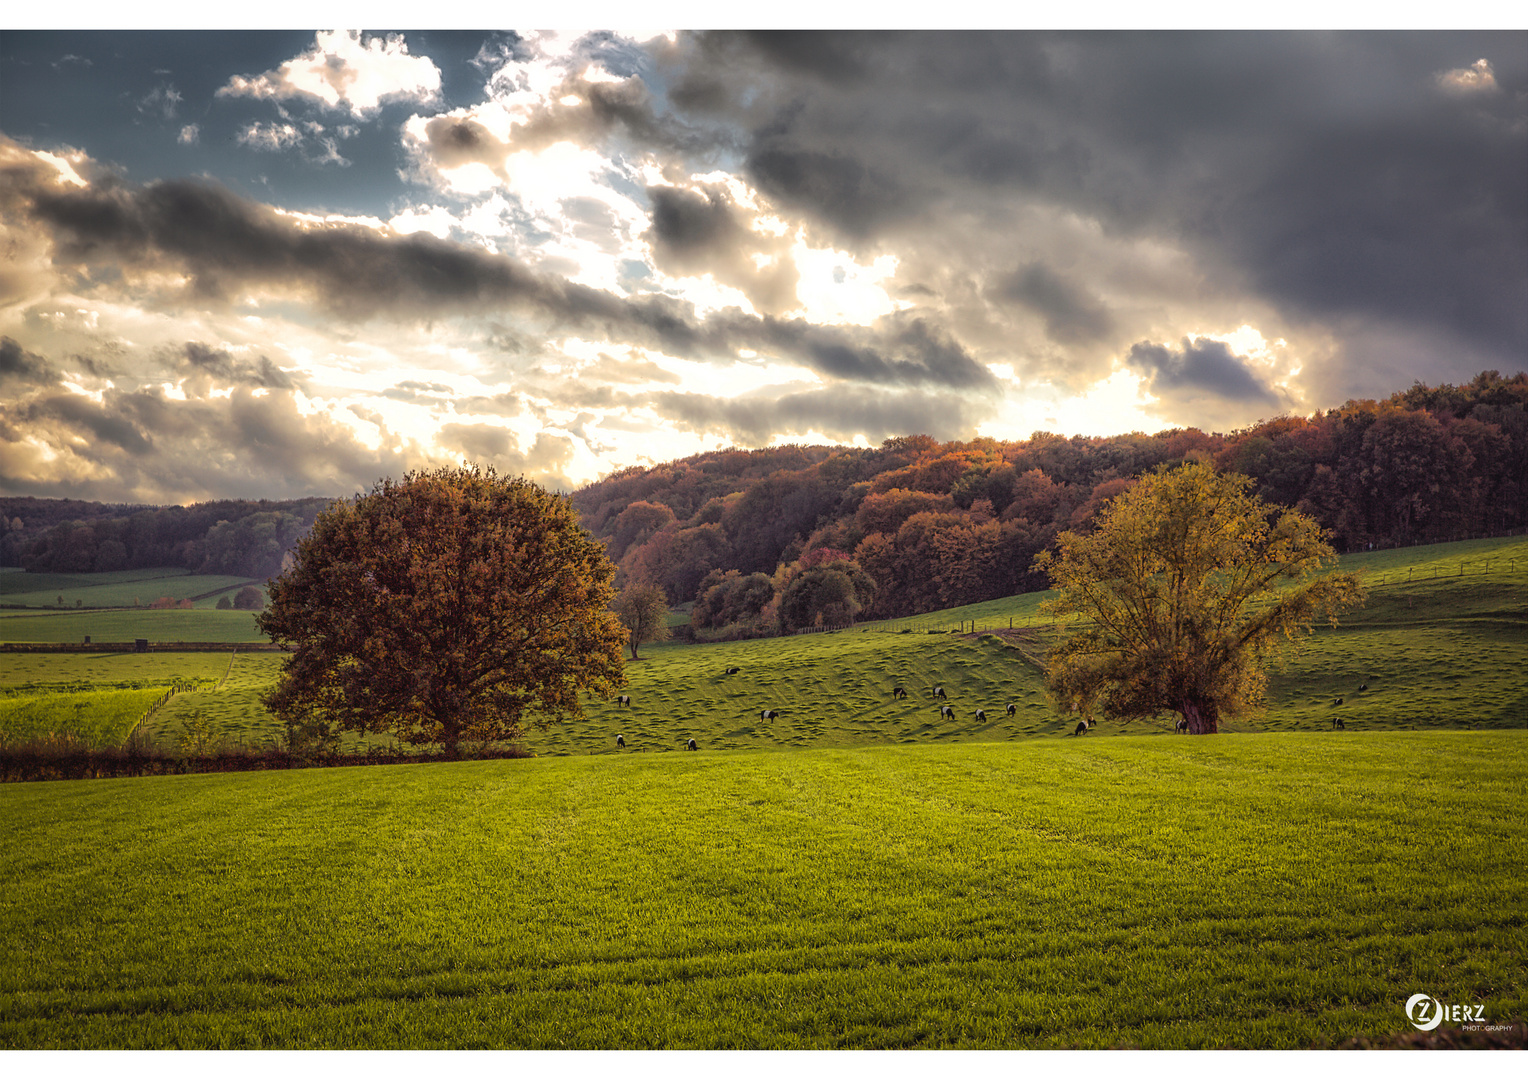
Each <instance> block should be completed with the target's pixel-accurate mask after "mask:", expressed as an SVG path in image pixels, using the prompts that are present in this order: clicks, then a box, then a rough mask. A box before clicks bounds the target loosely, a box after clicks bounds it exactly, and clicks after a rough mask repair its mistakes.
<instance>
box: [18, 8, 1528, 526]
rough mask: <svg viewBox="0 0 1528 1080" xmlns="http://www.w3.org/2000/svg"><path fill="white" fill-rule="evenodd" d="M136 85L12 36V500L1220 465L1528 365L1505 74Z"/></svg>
mask: <svg viewBox="0 0 1528 1080" xmlns="http://www.w3.org/2000/svg"><path fill="white" fill-rule="evenodd" d="M143 44H144V45H145V46H148V45H152V46H154V49H153V50H146V51H154V53H155V55H154V56H153V58H152V59H150V58H148V57H147V56H145V57H143V58H142V59H141V61H140V60H135V59H134V58H131V57H125V56H122V55H119V53H118V52H116V51H113V46H112V42H111V41H110V40H109V39H107V38H105V37H100V38H92V37H89V36H88V35H81V36H78V37H77V38H71V39H70V41H69V48H68V49H67V52H68V54H69V56H70V57H71V58H66V60H61V59H60V56H61V55H62V54H63V53H65V51H66V50H65V49H63V48H60V47H59V42H58V40H57V39H56V38H48V37H43V36H39V37H36V38H33V37H29V36H28V35H26V34H19V35H14V36H13V35H9V34H8V35H7V47H8V49H9V50H11V52H12V53H14V54H15V55H16V56H17V57H19V62H18V63H17V64H16V66H14V67H10V68H8V69H7V72H6V77H7V79H10V80H13V81H12V82H8V83H7V92H8V99H7V100H8V103H9V102H10V100H11V98H10V96H9V95H10V88H11V86H12V85H14V86H15V87H16V88H17V93H16V95H15V100H16V101H17V102H21V103H23V104H22V105H20V106H17V107H16V108H10V109H7V110H6V124H7V125H8V126H7V131H6V133H5V136H6V137H0V249H3V250H4V251H5V252H6V258H5V259H4V260H0V382H3V385H4V388H5V391H6V393H5V395H4V397H3V399H0V407H3V410H0V411H3V415H0V451H3V452H0V489H4V490H26V491H29V492H36V493H44V492H52V493H59V494H64V493H71V494H77V493H80V492H85V491H89V492H98V493H102V497H110V498H127V497H129V496H131V497H134V498H161V497H163V498H170V497H174V498H179V497H182V496H184V497H207V496H211V495H215V494H218V493H253V494H273V495H274V494H284V493H309V492H310V491H311V493H314V494H320V493H325V492H328V493H336V492H339V491H344V490H352V489H354V488H356V487H362V486H365V485H367V484H369V483H371V482H372V481H373V480H375V479H376V477H377V476H379V475H382V474H383V473H385V472H392V473H393V474H394V475H396V473H397V471H398V470H399V469H402V468H407V467H411V466H414V465H418V464H421V463H429V462H438V461H447V460H459V459H460V458H462V457H464V456H465V457H470V458H474V459H479V460H488V461H493V462H494V463H495V464H497V465H499V466H500V467H501V468H504V469H507V470H512V471H524V472H526V473H527V475H532V476H533V477H539V478H542V479H544V480H545V481H546V482H548V483H552V484H556V485H564V486H565V485H569V484H573V483H577V482H581V481H583V480H587V479H591V478H593V477H594V476H596V475H598V474H600V473H602V472H608V471H610V470H611V469H614V468H618V467H621V466H623V465H627V464H633V463H638V462H643V461H653V460H662V459H665V458H670V457H676V456H681V455H683V454H687V453H694V452H698V451H701V450H705V449H710V448H713V447H716V446H719V445H724V444H725V443H727V442H729V441H735V442H739V443H743V444H746V445H750V446H754V445H767V444H769V443H772V442H778V441H781V440H796V439H834V440H841V441H845V442H850V441H855V442H871V443H874V442H878V441H879V440H881V439H883V438H885V437H887V436H891V435H898V434H906V433H909V432H914V431H924V432H928V433H930V434H935V435H938V436H940V437H941V438H955V437H969V436H971V435H972V434H975V433H977V432H981V433H985V434H994V435H998V436H1001V437H1023V436H1026V435H1028V434H1029V433H1030V432H1031V431H1033V430H1035V429H1037V428H1046V429H1049V430H1056V431H1063V432H1065V433H1067V434H1074V433H1096V434H1103V433H1109V432H1116V431H1122V430H1130V429H1132V428H1134V429H1143V430H1157V429H1159V428H1161V427H1165V426H1168V425H1170V424H1192V425H1194V426H1198V427H1202V428H1207V429H1210V428H1217V427H1218V428H1220V429H1222V430H1224V429H1227V428H1234V427H1239V426H1242V425H1245V424H1248V423H1251V422H1253V421H1255V420H1256V419H1258V418H1259V417H1262V416H1271V415H1275V414H1277V413H1279V412H1283V411H1297V412H1305V411H1309V410H1312V409H1315V408H1328V407H1332V406H1335V405H1339V404H1341V403H1342V401H1343V400H1345V399H1346V398H1348V397H1354V396H1373V395H1378V394H1387V393H1389V392H1391V391H1393V390H1395V389H1397V388H1399V387H1404V386H1406V385H1408V384H1409V383H1410V382H1412V381H1413V380H1416V379H1422V380H1424V381H1429V382H1434V383H1436V382H1439V381H1444V380H1449V381H1459V380H1462V379H1467V378H1469V377H1471V376H1472V375H1473V374H1474V373H1475V372H1478V371H1480V370H1482V369H1484V368H1497V369H1500V370H1516V369H1517V368H1519V367H1521V366H1522V363H1523V357H1524V356H1525V355H1528V260H1525V258H1524V252H1525V251H1528V200H1525V199H1524V198H1523V191H1524V190H1528V48H1525V46H1528V35H1525V34H1523V33H1521V32H1517V31H1513V32H1508V33H1503V32H1488V33H1480V34H1476V33H1416V34H1409V33H1408V34H1393V33H1387V34H1369V33H1319V34H1305V33H1196V34H1179V33H1152V34H1137V33H1051V32H1044V33H979V34H967V33H927V32H909V33H900V32H898V33H878V32H874V33H873V32H843V33H837V32H834V33H823V32H805V33H773V32H760V33H751V32H750V33H733V32H725V33H700V34H676V35H657V36H653V37H649V38H645V39H642V38H639V37H633V36H632V35H629V34H618V33H611V32H605V31H597V32H592V33H574V34H566V33H553V32H536V31H531V32H513V33H510V32H494V33H465V32H454V31H453V32H440V31H421V32H410V33H409V34H407V35H399V34H392V35H385V34H384V35H369V36H362V35H360V34H357V33H345V32H332V33H330V32H324V33H319V34H317V35H311V34H308V33H306V32H304V33H296V34H294V33H275V32H273V33H268V34H267V33H264V32H259V33H241V34H238V35H227V36H217V35H183V36H180V37H176V36H174V35H164V36H158V35H156V36H153V37H152V38H145V39H143ZM8 55H11V53H8ZM171 72H173V80H174V81H173V85H172V83H171V82H170V81H168V80H169V78H170V77H171V75H170V73H171ZM70 80H73V82H70ZM75 87H88V88H89V89H88V90H80V89H74V88H75ZM71 93H73V94H74V95H75V97H70V94H71ZM91 94H93V95H95V97H94V99H93V100H95V101H96V102H97V108H95V109H89V108H83V109H82V108H77V107H76V108H66V107H64V105H63V103H65V102H69V101H76V100H79V99H81V98H82V97H84V96H89V95H91ZM389 110H390V111H389ZM188 120H194V123H190V122H187V121H188ZM13 124H14V125H15V127H14V129H13V128H12V127H11V125H13ZM124 133H126V134H124ZM105 162H113V163H120V164H113V165H111V166H106V165H104V164H103V163H105ZM241 447H243V448H249V449H250V450H251V453H249V454H243V455H241V454H240V453H239V449H240V448H241ZM314 455H316V457H314ZM314 485H330V486H329V487H322V486H317V487H315V486H314ZM334 485H338V486H337V487H335V486H334ZM155 493H158V494H155Z"/></svg>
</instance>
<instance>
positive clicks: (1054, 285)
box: [1001, 262, 1114, 344]
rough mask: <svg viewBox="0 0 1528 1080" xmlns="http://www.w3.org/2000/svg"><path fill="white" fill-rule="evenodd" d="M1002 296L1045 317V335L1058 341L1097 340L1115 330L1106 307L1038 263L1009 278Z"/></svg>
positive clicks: (1081, 289)
mask: <svg viewBox="0 0 1528 1080" xmlns="http://www.w3.org/2000/svg"><path fill="white" fill-rule="evenodd" d="M1001 294H1002V295H1003V296H1005V297H1007V298H1008V299H1010V300H1016V301H1018V302H1019V303H1021V304H1023V305H1024V306H1026V307H1028V308H1030V309H1031V310H1032V311H1035V312H1036V313H1038V314H1039V315H1041V316H1043V317H1044V319H1045V332H1046V333H1047V334H1048V335H1049V336H1050V338H1051V340H1053V341H1056V342H1060V343H1063V344H1065V343H1070V342H1079V341H1097V340H1098V339H1100V338H1103V337H1106V336H1107V335H1108V333H1109V331H1110V330H1112V329H1113V328H1114V321H1113V320H1112V319H1111V318H1110V317H1109V311H1108V309H1107V308H1106V307H1104V305H1103V304H1101V303H1099V301H1098V300H1097V299H1095V298H1094V297H1092V296H1090V295H1088V293H1087V291H1086V290H1084V289H1083V288H1081V287H1080V286H1078V285H1077V284H1075V283H1074V282H1071V281H1068V280H1067V279H1066V278H1064V277H1062V276H1060V275H1058V274H1056V273H1054V272H1052V271H1051V270H1048V269H1046V267H1045V266H1044V265H1042V264H1041V263H1038V262H1034V263H1030V264H1029V265H1028V266H1026V267H1024V268H1023V269H1021V270H1019V271H1018V272H1017V273H1015V274H1014V275H1013V277H1011V278H1009V279H1008V281H1007V282H1006V283H1005V284H1004V286H1003V289H1002V290H1001Z"/></svg>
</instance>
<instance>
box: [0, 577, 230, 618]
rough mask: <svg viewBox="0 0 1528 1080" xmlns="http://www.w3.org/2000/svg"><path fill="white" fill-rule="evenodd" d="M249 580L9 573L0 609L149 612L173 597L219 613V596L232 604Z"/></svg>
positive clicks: (1, 583) (1, 584)
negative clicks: (225, 595)
mask: <svg viewBox="0 0 1528 1080" xmlns="http://www.w3.org/2000/svg"><path fill="white" fill-rule="evenodd" d="M248 580H249V579H248V578H243V577H237V576H233V575H229V574H192V573H190V572H188V571H186V570H181V569H176V568H174V567H167V568H162V569H155V570H119V571H115V572H113V573H103V574H24V573H17V572H16V571H14V570H6V571H0V604H5V605H8V606H10V605H19V606H22V607H30V608H58V607H64V608H76V609H79V608H131V607H144V608H146V607H148V606H149V605H150V604H152V603H153V602H154V601H155V600H158V599H159V598H160V597H163V596H168V597H170V598H171V599H172V600H188V599H192V598H193V597H199V599H196V600H195V601H194V602H195V604H196V606H197V607H199V608H215V607H216V606H217V602H218V596H219V595H220V594H222V593H225V592H226V593H229V594H230V599H232V592H233V591H234V590H235V589H236V588H237V587H238V586H240V585H243V584H244V583H245V582H247V581H248ZM207 594H211V595H207ZM60 598H62V601H63V602H62V604H60V603H59V600H60Z"/></svg>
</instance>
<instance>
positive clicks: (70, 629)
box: [0, 607, 268, 645]
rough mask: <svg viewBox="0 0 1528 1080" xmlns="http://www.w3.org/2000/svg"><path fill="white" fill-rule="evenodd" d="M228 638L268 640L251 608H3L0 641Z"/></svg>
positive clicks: (227, 639) (230, 640) (214, 639)
mask: <svg viewBox="0 0 1528 1080" xmlns="http://www.w3.org/2000/svg"><path fill="white" fill-rule="evenodd" d="M86 637H89V638H90V640H91V641H133V640H134V639H136V638H147V639H148V640H149V641H163V642H174V641H226V642H228V643H229V644H230V645H233V644H236V643H240V642H255V641H266V640H268V639H267V638H266V637H265V635H264V634H262V633H260V631H259V630H258V629H256V627H255V613H254V612H251V611H216V610H214V609H212V608H209V607H198V608H194V609H192V610H191V611H179V610H174V611H148V610H141V611H140V610H132V609H129V610H126V611H121V610H118V611H59V612H51V613H48V614H42V613H37V614H33V613H30V612H16V611H0V641H61V642H69V641H84V640H85V638H86Z"/></svg>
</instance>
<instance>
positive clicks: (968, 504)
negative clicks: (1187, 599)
mask: <svg viewBox="0 0 1528 1080" xmlns="http://www.w3.org/2000/svg"><path fill="white" fill-rule="evenodd" d="M1191 459H1192V460H1206V461H1211V462H1213V463H1214V464H1215V465H1216V467H1217V468H1219V469H1222V470H1226V471H1231V472H1237V473H1242V474H1245V475H1247V476H1250V477H1252V479H1253V480H1254V481H1255V483H1256V488H1255V490H1256V491H1257V493H1258V494H1259V495H1260V496H1262V498H1264V499H1265V500H1267V501H1268V502H1270V503H1275V504H1278V505H1280V506H1287V507H1295V508H1297V509H1299V510H1301V511H1304V512H1306V513H1308V514H1310V515H1312V516H1313V517H1315V518H1316V520H1317V521H1319V522H1320V523H1321V524H1322V526H1324V527H1325V528H1326V529H1328V530H1330V532H1331V536H1332V541H1333V544H1334V545H1335V546H1336V548H1337V549H1338V550H1339V551H1354V550H1360V549H1363V548H1365V547H1368V546H1371V545H1372V546H1376V547H1390V546H1397V545H1401V544H1412V543H1418V542H1424V541H1438V540H1453V539H1461V538H1464V537H1469V536H1480V535H1486V534H1492V533H1501V532H1506V531H1510V530H1514V529H1520V528H1523V527H1524V526H1525V525H1528V373H1519V374H1516V375H1513V376H1510V377H1505V378H1504V377H1503V376H1501V375H1500V374H1498V373H1497V372H1494V371H1488V372H1483V373H1481V374H1480V375H1479V376H1477V377H1476V378H1475V379H1474V380H1472V381H1471V382H1469V383H1467V384H1465V385H1463V386H1451V385H1447V384H1445V385H1442V386H1436V387H1430V386H1425V385H1423V384H1421V383H1418V384H1416V385H1414V386H1412V387H1411V389H1409V390H1406V391H1403V392H1400V393H1397V394H1393V395H1391V396H1390V397H1389V398H1387V399H1386V400H1384V401H1370V400H1365V401H1349V402H1348V403H1347V404H1345V405H1343V406H1342V407H1341V408H1338V409H1332V410H1331V411H1329V412H1318V413H1316V414H1315V415H1313V416H1310V417H1300V416H1281V417H1277V418H1275V419H1272V420H1266V421H1263V422H1261V423H1259V424H1256V425H1253V426H1252V427H1249V428H1246V429H1244V430H1240V431H1235V432H1232V433H1230V434H1228V435H1223V434H1219V433H1215V434H1206V433H1205V432H1203V431H1199V430H1198V429H1195V428H1174V429H1171V430H1167V431H1160V432H1157V433H1156V434H1154V435H1143V434H1140V433H1132V434H1129V435H1117V436H1110V437H1083V436H1076V437H1072V438H1066V437H1063V436H1060V435H1055V434H1048V433H1045V432H1039V433H1036V434H1034V435H1033V436H1031V437H1030V438H1029V439H1026V440H1023V441H1020V442H1001V441H998V440H996V439H987V438H977V439H972V440H970V441H966V442H959V441H957V442H947V443H941V442H938V441H936V440H935V439H932V438H930V437H929V436H927V435H908V436H904V437H901V438H895V439H888V440H887V441H886V442H884V443H883V444H881V445H880V446H879V447H873V448H857V447H845V446H795V445H792V446H778V447H770V448H767V449H761V450H739V449H726V450H718V451H714V452H711V453H705V454H697V455H695V456H693V457H688V458H685V459H683V460H680V461H674V462H668V463H665V464H662V465H657V466H652V467H634V468H629V469H623V470H621V471H619V472H617V473H615V474H613V475H611V476H609V477H606V478H605V479H603V480H600V481H597V482H595V483H593V484H589V485H588V486H586V487H584V488H581V489H580V490H578V491H576V492H574V493H573V495H572V496H571V498H572V502H573V505H574V507H575V509H577V510H578V512H579V514H580V516H581V519H582V521H583V524H584V527H585V528H587V529H589V530H590V531H591V532H592V533H593V534H594V535H595V536H597V537H599V538H600V539H601V540H602V541H604V543H605V546H606V550H607V551H608V553H609V555H610V558H611V559H612V561H614V562H615V563H616V564H617V566H618V567H619V572H618V584H619V585H621V586H625V585H627V584H641V585H656V586H659V587H661V588H662V589H663V590H664V593H665V594H666V596H667V598H668V601H669V603H670V604H673V605H681V604H686V603H689V602H691V601H694V602H695V606H694V609H693V611H692V616H691V627H692V628H693V633H694V634H695V635H696V636H697V637H699V638H701V639H717V638H727V637H738V636H753V635H761V634H766V633H776V632H779V631H780V630H782V629H783V630H791V629H795V628H799V627H802V626H811V625H837V624H841V623H844V622H848V621H849V620H851V619H854V618H859V619H865V618H884V617H897V616H904V615H914V614H921V613H923V612H926V611H934V610H938V609H940V608H945V607H952V606H955V605H959V604H968V603H975V602H978V601H982V600H991V599H995V598H997V597H1000V596H1010V595H1012V594H1014V593H1019V592H1025V591H1028V590H1032V589H1041V588H1045V587H1047V585H1048V582H1047V581H1046V580H1045V579H1044V577H1043V575H1040V574H1037V573H1035V572H1034V571H1032V570H1031V569H1030V567H1031V565H1032V563H1033V561H1034V557H1035V555H1036V554H1038V553H1039V552H1040V551H1042V550H1044V549H1046V548H1047V547H1049V546H1051V545H1052V544H1053V543H1054V542H1055V538H1056V535H1057V534H1058V533H1059V532H1061V531H1063V530H1066V529H1071V530H1086V529H1087V528H1089V526H1090V523H1091V522H1092V520H1093V518H1094V516H1095V515H1096V514H1097V512H1098V510H1099V509H1100V508H1101V507H1102V506H1103V504H1104V503H1105V502H1107V501H1108V500H1109V499H1110V498H1112V497H1114V496H1115V495H1118V494H1119V493H1120V492H1122V491H1125V490H1126V489H1127V488H1129V487H1130V485H1131V484H1132V483H1133V482H1134V481H1135V479H1136V478H1137V477H1139V476H1140V475H1141V474H1142V473H1145V472H1148V471H1150V470H1151V469H1153V468H1156V467H1157V466H1159V465H1168V466H1171V465H1173V464H1176V463H1179V462H1183V461H1186V460H1191ZM330 501H331V500H329V499H327V498H310V499H298V500H291V501H285V502H271V501H265V500H261V501H258V502H256V501H250V500H222V501H215V502H207V503H199V504H195V505H192V506H168V507H144V506H126V505H106V504H100V503H86V502H78V501H74V500H65V499H37V498H0V565H5V566H22V567H24V568H26V569H28V570H32V571H39V572H41V571H52V572H62V573H83V572H91V571H106V570H128V569H137V568H142V567H159V566H178V567H184V568H185V569H187V570H191V571H195V572H201V573H217V574H239V575H243V576H247V577H250V578H260V577H267V576H269V575H272V574H275V573H277V572H278V571H279V570H280V569H281V564H282V559H283V558H284V556H285V554H286V553H287V551H289V550H290V549H291V547H292V546H293V545H294V544H295V543H296V542H297V540H298V539H299V538H300V537H301V536H303V535H304V534H305V533H306V532H307V530H308V528H309V527H310V526H311V525H312V523H313V519H314V518H315V517H316V516H317V515H318V513H319V511H320V510H322V509H323V507H324V506H326V505H328V503H329V502H330Z"/></svg>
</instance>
